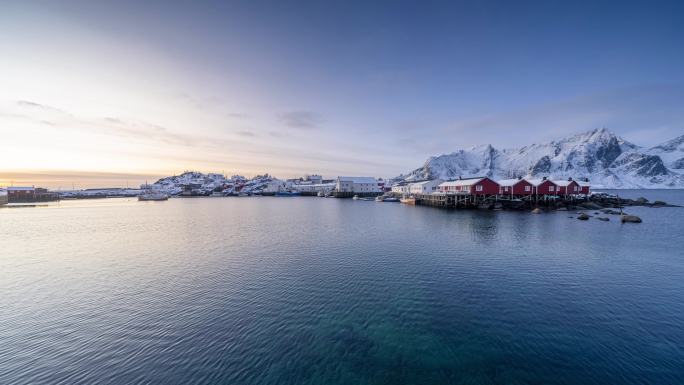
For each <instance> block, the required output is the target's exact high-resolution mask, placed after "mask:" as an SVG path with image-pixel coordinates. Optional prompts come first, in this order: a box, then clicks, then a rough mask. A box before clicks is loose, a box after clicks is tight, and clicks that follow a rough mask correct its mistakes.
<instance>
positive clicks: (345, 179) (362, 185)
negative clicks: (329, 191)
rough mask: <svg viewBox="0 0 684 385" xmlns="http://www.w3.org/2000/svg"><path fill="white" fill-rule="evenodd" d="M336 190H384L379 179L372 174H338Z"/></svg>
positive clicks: (359, 191) (374, 191) (370, 191)
mask: <svg viewBox="0 0 684 385" xmlns="http://www.w3.org/2000/svg"><path fill="white" fill-rule="evenodd" d="M335 191H337V192H354V193H379V192H382V191H381V190H380V186H379V185H378V181H377V180H375V178H373V177H370V176H338V177H337V183H336V184H335Z"/></svg>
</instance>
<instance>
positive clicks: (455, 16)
mask: <svg viewBox="0 0 684 385" xmlns="http://www.w3.org/2000/svg"><path fill="white" fill-rule="evenodd" d="M0 5H1V7H2V12H0V185H7V184H11V183H13V184H14V185H18V184H34V185H44V186H48V187H52V188H72V186H75V187H77V188H78V187H81V188H82V187H95V186H98V187H101V186H125V185H136V184H139V183H141V182H144V181H146V180H154V179H155V178H157V177H160V176H166V175H172V174H178V173H181V172H183V171H184V170H199V171H203V172H222V173H225V174H228V175H233V174H242V175H246V176H252V175H255V174H261V173H264V172H268V173H270V174H272V175H275V176H277V177H282V178H288V177H294V176H300V175H303V174H308V173H318V174H322V175H324V176H326V177H334V176H337V175H373V176H378V177H392V176H396V175H398V174H400V173H403V172H407V171H409V170H411V169H414V168H416V167H419V166H420V165H421V164H422V163H423V162H424V161H425V159H426V158H427V157H429V156H431V155H438V154H442V153H449V152H453V151H456V150H458V149H460V148H465V147H470V146H473V145H479V144H488V143H491V144H492V145H494V146H498V147H513V146H519V145H525V144H530V143H539V142H545V141H549V140H553V139H558V138H561V137H564V136H567V135H572V134H575V133H578V132H583V131H588V130H591V129H593V128H598V127H606V128H608V129H610V130H612V131H614V132H615V133H617V134H618V135H620V136H622V137H624V138H626V139H628V140H630V141H632V142H635V143H637V144H639V145H643V146H651V145H655V144H658V143H660V142H663V141H665V140H668V139H671V138H674V137H676V136H679V135H682V134H684V107H683V106H684V71H683V70H682V69H683V68H684V49H682V42H683V41H684V23H682V22H681V15H683V14H684V2H681V1H671V2H670V1H643V2H632V1H615V2H611V1H572V2H568V1H551V0H548V1H538V2H532V1H486V0H472V1H456V0H453V1H443V2H442V1H400V0H395V1H341V0H339V1H327V0H319V1H286V0H275V1H260V0H250V1H201V0H199V1H172V0H167V1H129V0H119V1H96V0H83V1H70V0H60V1H31V0H23V1H7V0H0Z"/></svg>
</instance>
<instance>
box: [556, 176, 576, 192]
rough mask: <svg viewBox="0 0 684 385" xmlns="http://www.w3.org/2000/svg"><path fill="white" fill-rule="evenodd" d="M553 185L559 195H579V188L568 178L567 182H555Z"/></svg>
mask: <svg viewBox="0 0 684 385" xmlns="http://www.w3.org/2000/svg"><path fill="white" fill-rule="evenodd" d="M553 183H555V184H556V186H558V189H559V194H560V195H577V194H581V191H580V190H581V187H580V185H579V183H577V182H575V181H574V180H572V178H569V179H568V180H555V181H553Z"/></svg>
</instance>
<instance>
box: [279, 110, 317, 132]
mask: <svg viewBox="0 0 684 385" xmlns="http://www.w3.org/2000/svg"><path fill="white" fill-rule="evenodd" d="M278 118H279V119H280V121H281V122H282V123H284V124H285V125H286V126H288V127H292V128H297V129H304V130H311V129H316V128H320V124H321V123H322V122H323V119H322V118H321V117H320V116H319V115H318V114H316V113H314V112H312V111H304V110H302V111H289V112H285V113H282V114H280V115H278Z"/></svg>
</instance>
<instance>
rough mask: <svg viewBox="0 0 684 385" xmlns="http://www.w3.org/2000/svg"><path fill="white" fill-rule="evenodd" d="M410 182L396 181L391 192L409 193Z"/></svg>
mask: <svg viewBox="0 0 684 385" xmlns="http://www.w3.org/2000/svg"><path fill="white" fill-rule="evenodd" d="M409 187H410V184H409V183H406V182H401V183H397V184H395V185H394V186H392V192H393V193H395V194H402V195H406V194H408V193H409Z"/></svg>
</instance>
